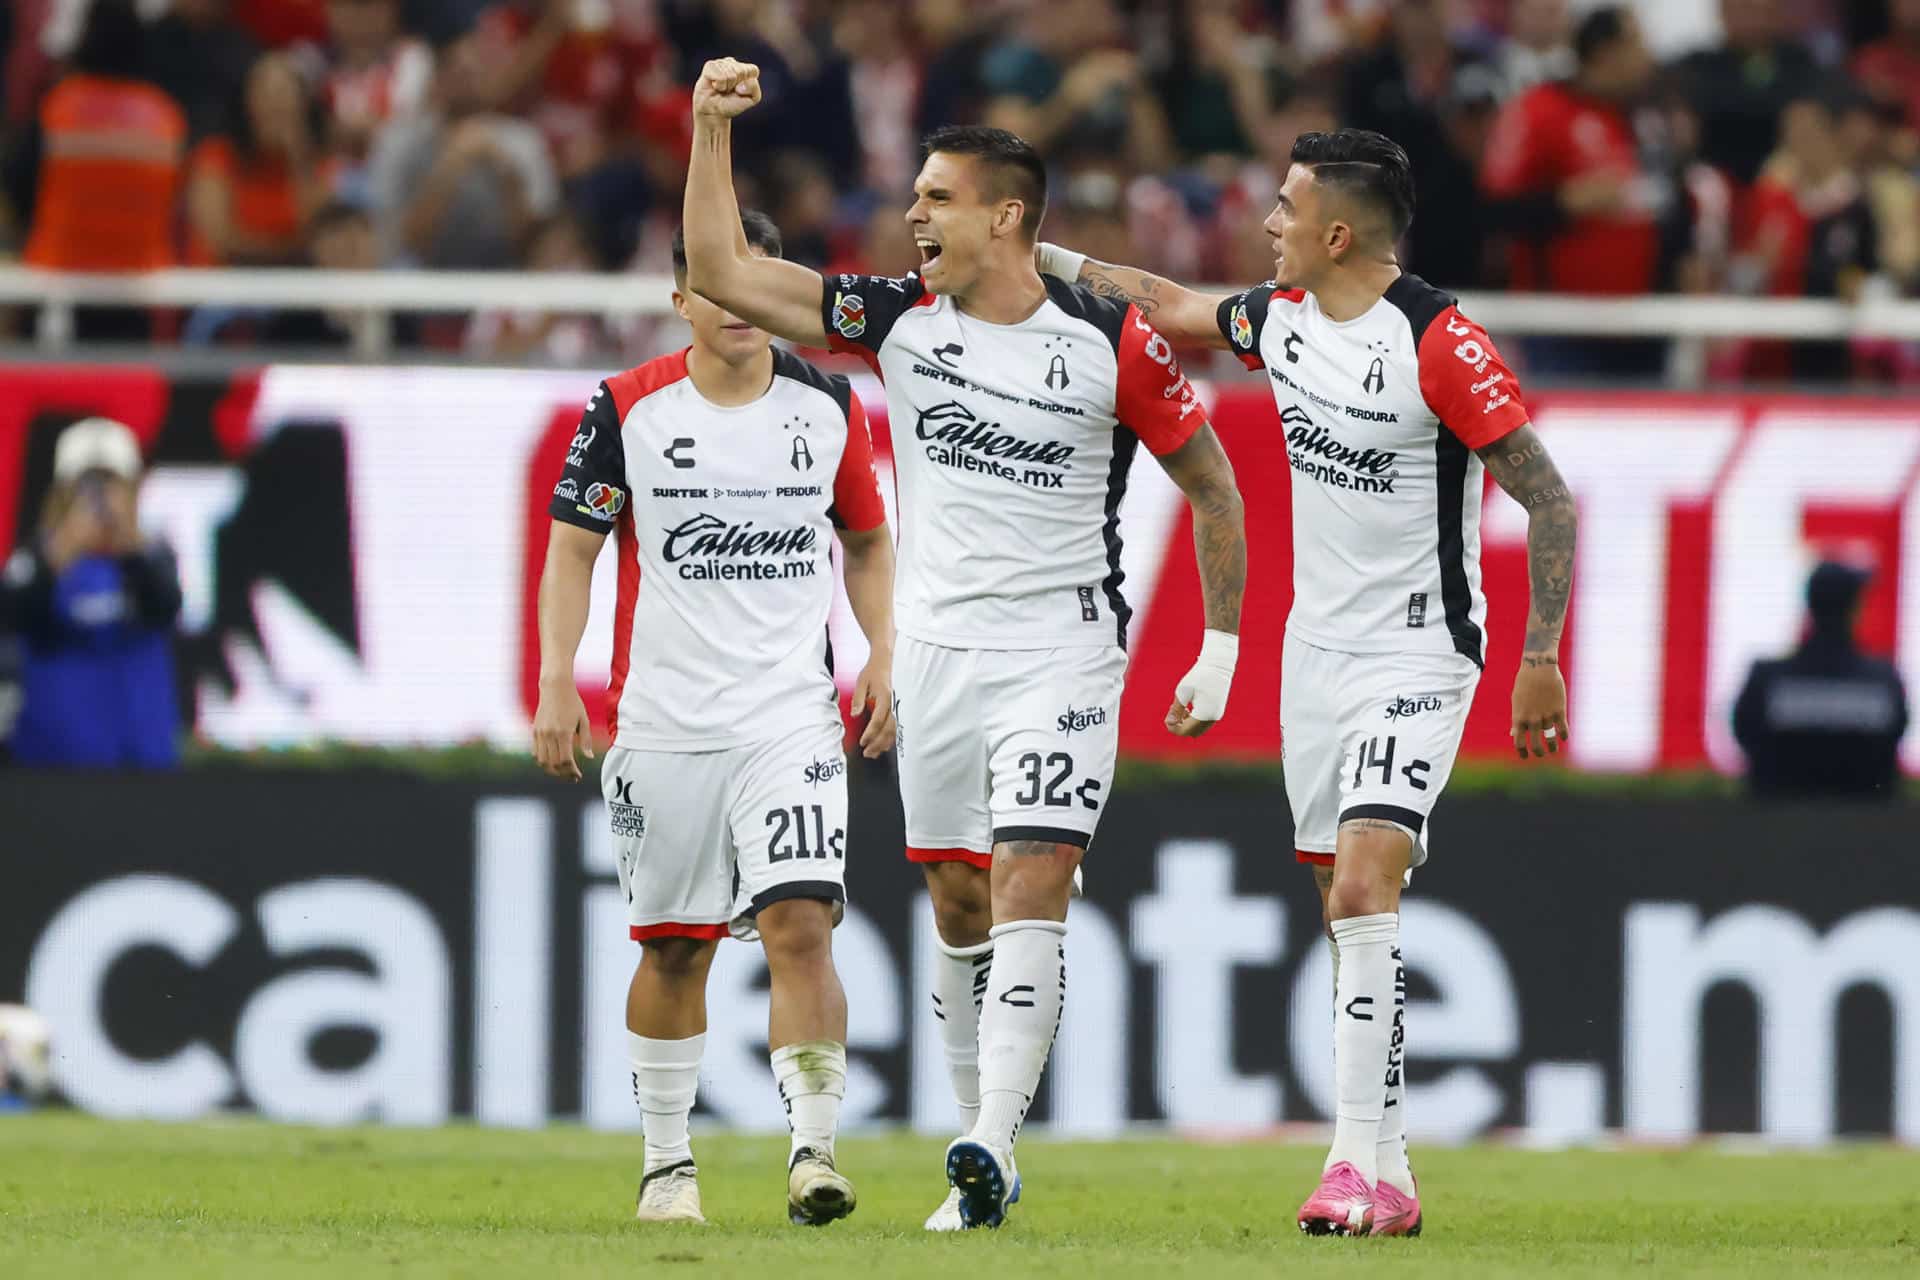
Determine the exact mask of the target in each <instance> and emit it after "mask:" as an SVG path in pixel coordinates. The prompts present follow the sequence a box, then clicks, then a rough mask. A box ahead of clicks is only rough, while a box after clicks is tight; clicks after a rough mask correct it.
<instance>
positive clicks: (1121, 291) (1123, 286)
mask: <svg viewBox="0 0 1920 1280" xmlns="http://www.w3.org/2000/svg"><path fill="white" fill-rule="evenodd" d="M1079 282H1080V283H1081V284H1084V285H1086V286H1087V287H1088V288H1089V289H1092V290H1093V291H1094V293H1096V294H1098V295H1099V296H1100V297H1102V298H1115V299H1118V300H1119V301H1121V302H1131V303H1132V304H1133V305H1134V306H1136V307H1138V308H1139V309H1140V314H1141V315H1143V316H1151V315H1152V314H1153V313H1154V312H1155V311H1157V310H1159V308H1160V294H1159V290H1160V286H1161V285H1164V284H1165V283H1166V281H1164V280H1162V279H1161V278H1160V277H1159V276H1152V275H1148V274H1147V273H1146V272H1144V271H1134V270H1131V269H1129V268H1127V267H1114V266H1109V265H1108V264H1106V263H1104V262H1095V261H1094V260H1093V259H1092V258H1088V259H1087V262H1086V265H1085V266H1083V267H1081V268H1080V281H1079Z"/></svg>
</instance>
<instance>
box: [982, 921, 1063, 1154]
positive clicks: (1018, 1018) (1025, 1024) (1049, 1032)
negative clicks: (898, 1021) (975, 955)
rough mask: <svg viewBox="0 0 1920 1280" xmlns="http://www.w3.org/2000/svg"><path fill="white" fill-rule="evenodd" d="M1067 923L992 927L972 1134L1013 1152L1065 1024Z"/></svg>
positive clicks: (989, 1143)
mask: <svg viewBox="0 0 1920 1280" xmlns="http://www.w3.org/2000/svg"><path fill="white" fill-rule="evenodd" d="M1066 935H1067V926H1066V925H1065V924H1064V923H1061V922H1060V921H1057V920H1015V921H1012V922H1010V923H1008V924H1001V925H995V926H994V927H993V931H992V933H991V935H990V936H991V937H992V938H993V943H994V952H993V968H992V972H991V973H990V974H989V975H988V978H987V996H986V1003H985V1005H984V1006H983V1008H982V1009H981V1012H980V1119H979V1121H978V1122H977V1123H976V1124H975V1125H974V1126H973V1129H972V1131H971V1132H972V1136H973V1138H974V1139H975V1140H976V1141H979V1142H984V1143H986V1144H987V1145H988V1146H990V1147H992V1148H993V1149H995V1150H996V1151H1011V1150H1012V1149H1013V1142H1014V1139H1015V1138H1016V1137H1018V1136H1019V1133H1020V1122H1021V1121H1023V1120H1025V1119H1026V1118H1027V1108H1028V1107H1029V1106H1031V1105H1032V1103H1033V1095H1034V1092H1035V1090H1037V1089H1038V1088H1039V1086H1040V1073H1041V1072H1042V1071H1044V1070H1045V1069H1046V1066H1047V1054H1048V1053H1049V1052H1050V1051H1051V1050H1052V1049H1053V1037H1054V1034H1055V1033H1056V1032H1057V1031H1059V1029H1060V1008H1061V1005H1062V1004H1063V1003H1064V1001H1065V999H1066V993H1067V959H1066V943H1065V941H1064V939H1065V938H1066Z"/></svg>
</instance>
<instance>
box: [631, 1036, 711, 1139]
mask: <svg viewBox="0 0 1920 1280" xmlns="http://www.w3.org/2000/svg"><path fill="white" fill-rule="evenodd" d="M706 1047H707V1036H706V1033H705V1032H701V1033H700V1034H699V1035H697V1036H690V1037H688V1038H687V1039H685V1040H649V1039H648V1038H647V1037H645V1036H637V1035H635V1034H633V1032H631V1031H629V1032H628V1033H627V1061H628V1062H630V1063H631V1064H632V1066H633V1100H634V1102H635V1103H636V1104H637V1105H638V1106H639V1108H640V1127H641V1130H642V1131H643V1132H644V1133H645V1134H646V1138H647V1164H646V1172H648V1173H652V1172H653V1171H654V1170H656V1169H664V1168H666V1167H667V1166H668V1165H675V1164H680V1163H681V1162H683V1161H686V1160H691V1159H693V1147H692V1145H691V1144H689V1143H688V1141H687V1116H688V1115H689V1114H691V1113H692V1111H693V1095H694V1091H695V1089H697V1088H698V1086H699V1083H700V1055H701V1053H702V1052H703V1051H705V1049H706Z"/></svg>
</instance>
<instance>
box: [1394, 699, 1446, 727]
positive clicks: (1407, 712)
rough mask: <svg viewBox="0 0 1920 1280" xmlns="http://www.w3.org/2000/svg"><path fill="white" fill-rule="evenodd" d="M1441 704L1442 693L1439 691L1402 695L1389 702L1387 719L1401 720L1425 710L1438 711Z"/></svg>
mask: <svg viewBox="0 0 1920 1280" xmlns="http://www.w3.org/2000/svg"><path fill="white" fill-rule="evenodd" d="M1440 706H1441V703H1440V695H1439V694H1437V693H1417V694H1415V695H1414V696H1413V697H1411V698H1409V697H1406V696H1404V695H1402V696H1400V697H1396V698H1395V699H1394V700H1393V701H1392V702H1389V703H1388V704H1387V719H1389V720H1399V719H1401V718H1403V717H1406V716H1417V715H1419V714H1421V713H1422V712H1425V711H1438V710H1439V709H1440Z"/></svg>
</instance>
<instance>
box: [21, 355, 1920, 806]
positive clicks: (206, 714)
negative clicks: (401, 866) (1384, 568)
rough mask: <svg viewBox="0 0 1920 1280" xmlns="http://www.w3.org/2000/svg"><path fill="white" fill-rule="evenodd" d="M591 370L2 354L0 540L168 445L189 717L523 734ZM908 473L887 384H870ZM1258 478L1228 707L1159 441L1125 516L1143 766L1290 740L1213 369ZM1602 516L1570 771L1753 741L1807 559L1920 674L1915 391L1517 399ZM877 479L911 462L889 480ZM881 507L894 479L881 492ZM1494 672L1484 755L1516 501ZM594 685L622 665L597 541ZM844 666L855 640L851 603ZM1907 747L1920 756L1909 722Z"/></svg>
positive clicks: (1253, 442)
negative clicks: (1203, 633)
mask: <svg viewBox="0 0 1920 1280" xmlns="http://www.w3.org/2000/svg"><path fill="white" fill-rule="evenodd" d="M597 381H598V379H597V378H596V377H595V376H594V375H592V374H581V373H551V372H533V371H524V370H491V369H467V368H405V369H398V368H370V367H325V366H311V365H276V366H271V367H268V368H265V369H262V370H258V371H254V372H251V373H248V374H245V375H242V376H239V377H235V378H212V379H209V378H200V377H169V376H166V375H164V374H161V373H158V372H155V371H153V370H145V369H137V368H125V367H102V368H87V367H44V366H43V367H25V366H22V367H13V368H7V369H0V549H7V548H10V547H11V545H12V544H13V542H14V541H15V540H17V539H18V538H20V537H23V536H29V535H30V533H31V530H32V529H33V528H34V526H35V522H36V520H37V514H38V510H39V505H40V500H41V498H42V496H43V495H44V492H45V488H46V485H47V483H48V476H49V474H50V471H51V462H52V453H53V440H54V437H55V436H56V435H57V434H58V432H59V431H60V429H61V428H63V427H64V426H65V425H67V424H68V423H70V422H72V421H73V420H75V419H76V418H79V417H83V416H88V415H91V414H107V415H110V416H113V417H117V418H120V419H122V420H123V421H126V422H127V423H128V424H129V425H131V426H132V427H133V428H134V429H135V431H136V432H137V433H138V434H139V435H140V437H141V439H142V441H143V443H144V444H145V445H146V447H147V449H148V452H149V459H150V462H151V464H152V465H151V470H150V472H149V476H148V479H147V482H146V486H145V489H144V492H143V496H142V520H143V522H144V523H145V524H147V525H148V526H149V527H151V528H152V529H153V530H154V531H155V532H157V533H160V534H163V535H164V536H166V537H167V538H168V539H169V540H170V541H171V542H172V543H173V545H174V547H175V549H176V551H177V552H178V553H179V555H180V560H181V569H182V576H183V586H184V588H185V594H186V598H187V605H186V610H185V614H184V617H183V620H182V630H183V633H184V634H183V643H182V646H181V651H182V660H183V662H184V663H185V664H186V667H187V671H188V673H189V684H190V687H191V688H192V689H193V690H194V699H195V706H194V709H193V710H194V722H195V725H196V729H197V731H198V732H199V733H200V734H201V735H203V736H204V737H206V738H208V739H209V740H212V741H217V742H222V743H226V744H230V745H235V746H251V745H276V744H285V743H293V742H301V741H309V740H312V739H316V738H338V739H347V740H353V741H359V742H367V743H380V744H394V745H398V744H433V743H451V742H462V741H472V740H485V741H491V742H494V743H497V744H499V745H502V746H517V745H520V744H521V743H523V742H524V741H525V736H526V727H527V721H528V718H529V716H530V714H531V705H532V702H531V700H532V696H533V685H534V674H535V671H536V669H537V662H538V655H537V653H536V651H535V631H534V626H533V620H532V617H533V615H532V609H533V600H534V589H535V586H536V583H537V579H538V574H539V569H540V564H541V559H542V556H543V555H544V550H545V545H546V524H547V517H546V515H545V509H546V502H547V495H548V494H549V493H550V492H551V490H552V486H553V483H554V480H555V478H556V476H557V473H558V469H559V466H560V461H561V457H562V455H563V454H564V452H565V449H566V445H567V441H568V440H569V439H570V438H571V435H572V433H573V429H574V426H575V424H576V423H577V421H578V418H579V414H580V407H581V405H583V404H584V403H585V401H586V398H587V395H588V394H589V393H590V392H591V391H592V389H593V387H594V385H595V383H596V382H597ZM856 387H857V389H858V390H859V393H860V395H861V397H862V399H863V400H864V401H865V402H866V405H867V408H868V411H869V414H870V416H871V419H872V421H873V423H874V428H875V432H876V435H877V437H878V439H877V441H876V443H877V444H878V445H879V446H880V450H881V456H882V465H883V468H890V462H889V459H890V456H891V455H890V452H889V451H888V437H887V430H886V425H885V423H886V414H885V397H884V395H883V394H882V393H881V390H880V388H879V386H878V384H877V383H874V382H873V381H872V380H871V379H863V380H860V381H857V382H856ZM1201 391H1202V397H1203V399H1204V400H1205V402H1206V403H1207V405H1208V407H1209V412H1210V414H1211V417H1212V419H1213V421H1214V423H1215V425H1216V427H1217V429H1218V430H1219V432H1220V435H1221V437H1222V439H1223V440H1224V441H1225V443H1226V446H1227V449H1228V452H1229V453H1230V454H1231V455H1232V458H1233V462H1234V466H1235V470H1236V472H1237V474H1238V476H1239V481H1240V486H1241V490H1242V492H1243V494H1244V495H1245V497H1246V503H1247V522H1248V536H1249V540H1250V546H1251V569H1252V581H1251V584H1250V590H1249V594H1248V600H1247V606H1246V614H1245V618H1244V621H1243V641H1242V649H1241V663H1240V671H1239V673H1238V675H1237V676H1236V679H1235V683H1234V690H1233V698H1232V704H1231V708H1230V710H1229V713H1228V717H1227V719H1226V720H1225V721H1224V722H1223V723H1222V724H1221V725H1220V726H1219V727H1218V728H1217V729H1215V730H1214V731H1213V732H1212V733H1211V734H1209V735H1208V736H1207V737H1206V738H1204V739H1200V740H1197V741H1190V740H1181V739H1174V738H1172V737H1170V736H1169V735H1167V734H1166V732H1165V731H1164V730H1163V729H1162V728H1161V727H1160V721H1161V717H1162V715H1163V714H1164V712H1165V709H1166V705H1167V702H1168V700H1169V697H1170V694H1171V690H1172V687H1173V684H1174V682H1175V681H1176V680H1177V679H1178V678H1179V676H1180V675H1181V673H1182V672H1184V671H1185V670H1186V667H1187V665H1188V664H1189V663H1190V662H1191V661H1192V658H1193V655H1194V653H1195V651H1196V648H1197V646H1198V643H1199V637H1200V630H1201V624H1200V617H1201V614H1200V595H1199V583H1198V578H1197V574H1196V572H1195V569H1194V565H1193V558H1192V553H1191V541H1190V528H1189V525H1188V521H1187V517H1186V514H1185V505H1184V502H1183V500H1182V499H1181V497H1180V495H1179V492H1178V491H1177V490H1176V489H1175V488H1174V487H1173V486H1172V484H1171V483H1170V482H1169V481H1167V479H1166V478H1165V476H1164V475H1162V474H1161V473H1160V471H1159V469H1158V466H1157V464H1156V463H1154V462H1153V460H1152V459H1151V458H1150V457H1148V456H1146V455H1145V453H1144V452H1143V453H1142V454H1141V456H1140V458H1139V460H1138V461H1137V462H1136V464H1135V469H1134V472H1133V475H1132V479H1131V483H1130V487H1129V494H1128V498H1127V502H1126V505H1125V507H1124V508H1123V511H1122V525H1121V531H1122V535H1123V538H1124V543H1125V549H1124V552H1123V555H1122V566H1123V568H1124V569H1125V571H1126V574H1127V581H1126V584H1125V588H1124V589H1125V591H1126V593H1127V596H1128V599H1129V600H1130V601H1131V602H1132V603H1133V605H1134V608H1135V610H1136V613H1135V618H1134V623H1133V632H1132V637H1131V642H1130V645H1129V648H1130V650H1131V653H1132V655H1133V659H1132V670H1131V674H1130V677H1129V684H1128V693H1127V700H1126V703H1125V706H1124V708H1123V714H1122V722H1121V728H1122V745H1123V749H1124V750H1126V751H1127V752H1129V753H1131V754H1133V755H1135V756H1150V757H1156V758H1170V759H1171V758H1187V757H1195V756H1223V755H1225V756H1235V757H1242V758H1247V757H1252V758H1271V757H1275V756H1277V755H1278V752H1279V724H1278V713H1277V707H1278V696H1279V669H1280V642H1281V636H1282V632H1283V627H1284V623H1285V618H1286V612H1287V607H1288V604H1289V602H1290V599H1291V594H1292V591H1291V581H1292V539H1291V536H1290V519H1291V505H1290V501H1289V490H1290V485H1291V473H1290V470H1289V468H1288V465H1287V459H1286V446H1285V440H1284V437H1283V436H1282V433H1281V431H1280V429H1279V423H1278V419H1277V416H1276V413H1275V410H1274V405H1273V400H1272V397H1271V396H1270V394H1269V393H1268V391H1267V389H1266V387H1265V386H1264V385H1262V384H1260V383H1256V382H1254V381H1252V380H1251V379H1250V380H1248V381H1247V382H1245V383H1227V384H1215V385H1213V386H1206V387H1202V389H1201ZM1530 399H1531V400H1532V403H1533V407H1534V414H1535V421H1536V424H1537V426H1538V427H1539V430H1540V431H1541V434H1542V435H1543V437H1544V438H1545V439H1546V441H1547V443H1548V445H1549V447H1550V448H1551V449H1552V450H1553V452H1554V455H1555V456H1556V458H1557V459H1558V460H1559V462H1560V464H1561V469H1562V470H1563V471H1564V472H1565V473H1566V475H1567V477H1568V480H1569V482H1570V483H1571V484H1572V486H1573V488H1574V491H1575V495H1576V497H1577V498H1578V500H1579V503H1580V509H1581V521H1582V525H1581V546H1580V554H1579V562H1578V565H1577V569H1576V574H1575V592H1574V601H1573V606H1572V611H1571V616H1570V618H1569V621H1568V627H1567V639H1566V644H1565V647H1564V650H1563V657H1564V662H1565V667H1566V672H1567V677H1568V684H1569V689H1570V698H1571V707H1570V711H1571V719H1572V724H1573V741H1572V747H1571V755H1572V762H1573V763H1574V764H1575V765H1577V766H1580V767H1586V768H1595V769H1607V770H1623V771H1643V770H1650V769H1657V768H1670V767H1691V766H1699V765H1703V764H1707V765H1712V766H1714V767H1717V768H1721V769H1727V770H1731V769H1734V768H1737V767H1738V763H1739V756H1738V751H1737V748H1735V747H1734V745H1733V742H1732V737H1731V731H1730V729H1729V726H1728V714H1729V710H1730V706H1731V703H1732V700H1733V698H1734V696H1735V694H1736V693H1737V692H1738V690H1739V686H1740V683H1741V681H1742V680H1743V679H1744V677H1745V674H1746V670H1747V668H1748V666H1749V665H1750V664H1751V663H1752V661H1753V660H1754V659H1755V658H1757V657H1761V656H1766V655H1770V654H1774V653H1778V652H1781V651H1784V650H1785V649H1787V648H1789V647H1791V645H1792V644H1793V642H1794V640H1795V638H1796V637H1797V635H1798V633H1799V630H1800V627H1801V626H1802V607H1801V588H1802V583H1803V582H1804V578H1805V572H1806V570H1807V568H1808V567H1810V565H1811V564H1812V562H1813V559H1814V557H1815V556H1816V554H1817V553H1819V552H1821V551H1831V550H1838V551H1841V552H1843V553H1844V554H1846V555H1848V556H1849V557H1852V558H1857V559H1865V560H1869V561H1871V562H1872V563H1873V564H1874V566H1875V569H1876V573H1875V577H1874V580H1873V584H1872V586H1871V588H1870V590H1869V593H1868V596H1867V600H1866V604H1865V609H1864V613H1863V615H1862V618H1861V635H1862V639H1863V641H1864V643H1865V644H1866V646H1867V647H1868V648H1869V649H1871V650H1874V651H1877V652H1881V653H1885V654H1889V655H1893V656H1894V657H1895V658H1896V659H1897V661H1898V662H1899V663H1900V665H1901V668H1902V670H1903V671H1904V673H1905V674H1906V677H1907V680H1908V683H1909V686H1910V687H1916V686H1920V404H1915V403H1911V402H1894V401H1876V400H1866V399H1840V398H1833V399H1814V398H1804V397H1791V396H1762V395H1725V396H1711V395H1677V394H1675V395H1662V394H1648V393H1602V392H1582V393H1557V394H1542V395H1537V396H1534V397H1530ZM883 481H890V474H888V475H885V476H883ZM883 488H884V489H885V490H886V493H887V499H888V501H889V503H890V504H891V502H892V501H893V494H892V485H891V483H883ZM1485 512H1486V515H1485V520H1484V523H1483V527H1482V545H1483V553H1482V565H1483V570H1484V581H1485V587H1486V593H1487V596H1488V600H1489V613H1490V616H1489V621H1488V664H1487V672H1486V678H1485V679H1484V680H1483V681H1482V682H1481V686H1480V692H1479V697H1478V699H1477V701H1476V703H1475V707H1474V711H1473V715H1472V718H1471V720H1470V723H1469V727H1468V733H1467V744H1466V750H1467V754H1468V755H1470V756H1481V757H1487V758H1500V757H1503V756H1505V755H1506V754H1507V753H1508V751H1509V747H1508V740H1507V702H1508V692H1509V689H1510V686H1511V681H1512V676H1513V670H1514V665H1515V663H1516V661H1517V658H1518V647H1519V643H1520V637H1521V633H1522V630H1523V627H1524V622H1525V612H1526V598H1527V593H1526V554H1525V537H1526V524H1525V516H1524V514H1523V513H1522V511H1521V510H1520V508H1519V507H1518V506H1517V505H1516V504H1514V503H1512V502H1510V501H1508V500H1507V499H1506V498H1505V497H1504V496H1502V495H1499V494H1497V493H1494V494H1490V495H1489V496H1488V499H1487V501H1486V503H1485ZM602 559H603V564H602V566H601V569H602V576H603V578H604V581H598V582H597V583H596V592H595V613H594V617H593V620H592V622H591V623H590V625H589V629H588V640H587V642H586V643H585V644H584V645H583V646H582V652H581V656H580V662H579V664H578V668H577V669H578V671H579V674H580V679H581V683H582V687H583V688H584V689H586V690H587V691H588V692H589V694H590V695H592V696H593V697H594V698H595V699H596V700H597V699H598V698H599V697H600V696H602V690H603V689H604V685H605V680H606V674H605V673H606V672H607V670H608V667H609V663H610V658H611V619H610V617H609V615H608V613H607V612H606V610H607V608H608V606H609V605H610V602H611V600H612V595H613V592H612V581H611V578H612V557H611V556H605V557H602ZM834 626H835V631H834V649H835V653H836V655H838V656H839V657H840V659H841V663H840V665H841V669H842V670H843V672H847V673H851V672H853V671H857V670H858V669H859V663H860V661H861V660H862V658H863V657H864V648H863V645H862V644H861V642H860V638H859V633H858V630H857V628H854V627H853V626H852V625H851V619H850V618H848V617H846V616H844V610H843V611H842V612H841V613H839V614H836V617H835V623H834ZM1906 763H1907V766H1908V768H1909V770H1910V771H1915V772H1920V734H1917V735H1914V740H1913V741H1910V743H1909V746H1908V749H1907V754H1906Z"/></svg>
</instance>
